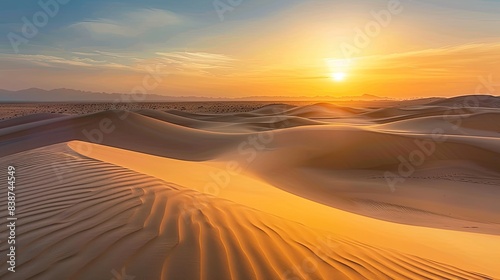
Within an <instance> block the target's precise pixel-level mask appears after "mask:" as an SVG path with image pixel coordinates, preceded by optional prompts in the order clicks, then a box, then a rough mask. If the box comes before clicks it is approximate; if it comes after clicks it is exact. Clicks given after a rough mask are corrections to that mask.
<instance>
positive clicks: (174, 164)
mask: <svg viewBox="0 0 500 280" xmlns="http://www.w3.org/2000/svg"><path fill="white" fill-rule="evenodd" d="M476 99H477V101H478V102H477V104H478V105H477V106H475V107H467V108H465V109H464V108H461V109H460V110H457V109H453V107H452V106H451V105H450V104H448V103H447V102H451V101H448V100H446V101H443V102H442V103H439V104H427V105H425V106H423V105H422V106H410V107H408V106H406V107H394V108H379V109H376V108H375V109H374V108H351V107H339V106H334V105H331V104H317V105H309V106H304V107H294V106H290V105H271V106H265V107H263V108H260V109H256V110H253V111H251V112H247V113H231V114H210V113H192V112H191V113H188V112H183V111H175V110H171V111H167V112H165V111H157V110H146V109H141V110H136V111H134V112H128V111H104V112H99V113H94V114H88V115H80V116H70V115H53V114H44V115H32V116H25V117H20V118H14V119H10V120H7V121H3V122H0V142H1V144H2V149H0V154H1V155H2V156H3V157H2V160H1V162H2V166H6V165H8V164H14V165H15V166H16V167H17V168H18V170H19V172H18V176H19V179H18V185H19V188H18V192H19V199H18V203H19V205H18V212H19V218H20V220H21V221H23V225H22V226H19V228H18V240H19V244H20V245H19V248H20V249H19V252H18V255H19V263H18V271H19V272H18V273H16V277H21V278H9V277H13V276H12V275H9V274H7V273H4V272H5V271H6V267H5V264H2V266H0V269H1V271H0V277H1V278H2V279H3V278H4V277H5V279H28V278H30V277H33V278H36V279H56V278H59V277H56V276H55V275H60V276H61V277H62V278H60V279H66V278H68V279H73V278H75V279H111V278H113V277H115V278H116V274H117V273H122V272H123V271H126V272H127V274H129V275H134V276H136V277H137V278H136V279H288V280H291V279H497V278H500V269H498V268H497V267H498V266H497V260H498V259H499V258H500V253H499V252H500V223H499V221H500V205H498V203H497V202H498V197H500V189H499V188H498V186H499V185H500V148H499V147H500V145H499V144H500V142H499V141H500V140H499V139H500V138H499V132H500V127H499V124H500V113H499V112H498V109H497V108H495V107H492V105H491V104H496V103H494V102H492V101H491V98H489V97H477V98H476ZM493 101H495V102H496V99H494V100H493ZM456 102H459V104H462V105H463V104H470V102H464V100H460V99H458V100H453V103H452V104H456ZM103 120H105V122H107V123H108V124H109V123H110V124H111V125H112V127H113V129H112V130H110V131H108V132H103V131H102V130H101V131H99V130H97V129H99V128H100V126H101V127H102V122H103ZM436 129H438V130H439V131H440V134H441V136H444V137H445V138H446V139H445V140H444V141H435V140H433V134H434V133H435V131H436ZM72 140H81V141H72ZM68 141H71V142H68ZM90 142H95V143H99V144H103V145H97V144H92V143H90ZM416 143H424V147H427V148H428V149H431V150H432V152H430V153H429V154H427V153H426V152H425V151H422V150H421V149H422V147H421V146H419V145H418V144H416ZM419 149H420V152H421V153H422V154H423V155H425V158H423V162H422V163H420V164H418V165H416V166H414V170H413V171H412V172H411V174H410V175H409V176H405V177H404V180H403V181H402V182H399V183H398V184H397V185H395V186H391V185H389V184H388V181H387V180H388V178H387V176H384V175H385V174H386V172H391V174H396V175H397V174H398V169H399V168H400V166H401V161H400V158H401V157H406V158H408V157H411V155H414V154H415V151H417V150H419ZM0 179H1V180H4V181H5V180H6V177H5V175H2V177H1V178H0ZM5 203H6V202H5V201H0V207H4V206H6V205H5ZM2 215H5V214H2ZM0 218H3V219H5V217H4V216H2V217H0ZM0 234H2V239H3V237H4V236H5V234H6V231H5V229H2V230H0ZM0 249H1V250H2V254H3V253H4V252H5V250H6V244H4V243H2V244H1V245H0ZM122 270H123V271H122ZM2 273H3V274H2ZM54 277H55V278H54Z"/></svg>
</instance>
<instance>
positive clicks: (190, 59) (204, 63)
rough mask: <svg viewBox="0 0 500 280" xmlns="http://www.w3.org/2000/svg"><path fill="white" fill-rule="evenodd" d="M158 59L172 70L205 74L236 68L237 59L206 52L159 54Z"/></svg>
mask: <svg viewBox="0 0 500 280" xmlns="http://www.w3.org/2000/svg"><path fill="white" fill-rule="evenodd" d="M156 55H158V59H159V60H160V61H161V62H162V63H165V64H167V65H169V66H171V67H172V68H174V69H176V70H178V71H182V72H189V71H195V72H204V73H209V72H210V70H227V69H231V68H232V67H234V63H235V62H236V61H237V60H236V59H234V58H232V57H229V56H226V55H223V54H215V53H206V52H157V53H156Z"/></svg>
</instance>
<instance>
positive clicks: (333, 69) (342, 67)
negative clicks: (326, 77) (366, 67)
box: [326, 58, 351, 82]
mask: <svg viewBox="0 0 500 280" xmlns="http://www.w3.org/2000/svg"><path fill="white" fill-rule="evenodd" d="M326 64H327V66H328V68H329V70H330V73H331V74H330V78H331V79H332V80H334V81H336V82H342V81H344V80H345V79H346V77H347V71H348V70H349V68H350V65H351V61H350V60H349V59H332V58H329V59H326Z"/></svg>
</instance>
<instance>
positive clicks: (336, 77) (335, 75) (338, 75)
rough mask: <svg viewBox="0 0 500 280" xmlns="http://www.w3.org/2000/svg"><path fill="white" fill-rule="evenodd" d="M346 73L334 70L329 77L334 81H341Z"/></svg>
mask: <svg viewBox="0 0 500 280" xmlns="http://www.w3.org/2000/svg"><path fill="white" fill-rule="evenodd" d="M346 76H347V75H346V73H344V72H335V73H332V74H331V76H330V77H331V78H332V79H333V80H334V81H336V82H342V81H343V80H345V78H346Z"/></svg>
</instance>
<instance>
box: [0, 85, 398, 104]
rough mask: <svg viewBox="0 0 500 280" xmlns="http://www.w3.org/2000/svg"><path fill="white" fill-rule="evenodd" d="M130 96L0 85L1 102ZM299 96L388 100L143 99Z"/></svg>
mask: <svg viewBox="0 0 500 280" xmlns="http://www.w3.org/2000/svg"><path fill="white" fill-rule="evenodd" d="M119 100H122V101H124V102H127V100H133V99H132V96H131V95H127V94H122V93H106V92H90V91H81V90H74V89H65V88H60V89H53V90H44V89H39V88H29V89H23V90H18V91H9V90H2V89H0V102H117V101H119ZM301 100H307V101H310V100H318V101H329V100H337V101H338V100H391V99H390V98H387V97H379V96H375V95H371V94H364V95H361V96H343V97H334V96H315V97H307V96H249V97H238V98H227V97H220V98H218V97H201V96H165V95H158V94H148V95H147V97H146V99H145V100H143V101H142V102H190V101H301Z"/></svg>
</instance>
